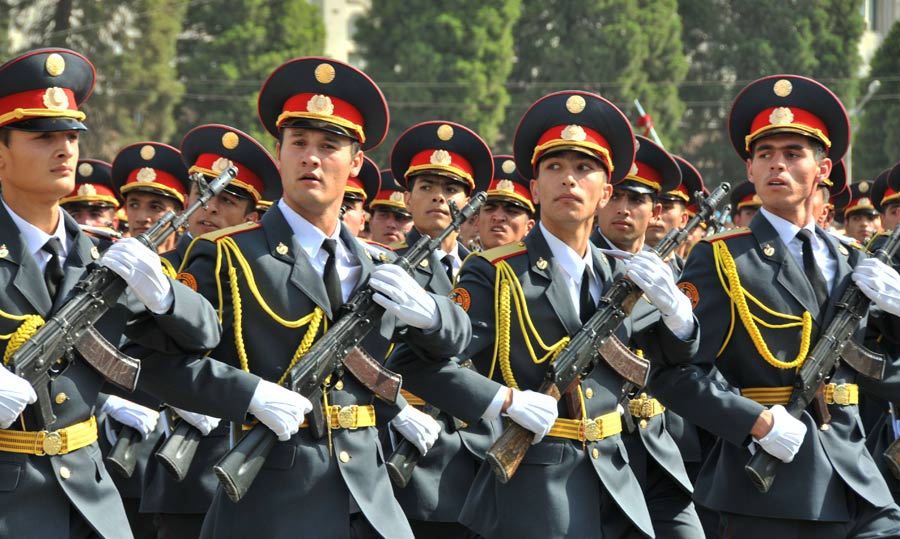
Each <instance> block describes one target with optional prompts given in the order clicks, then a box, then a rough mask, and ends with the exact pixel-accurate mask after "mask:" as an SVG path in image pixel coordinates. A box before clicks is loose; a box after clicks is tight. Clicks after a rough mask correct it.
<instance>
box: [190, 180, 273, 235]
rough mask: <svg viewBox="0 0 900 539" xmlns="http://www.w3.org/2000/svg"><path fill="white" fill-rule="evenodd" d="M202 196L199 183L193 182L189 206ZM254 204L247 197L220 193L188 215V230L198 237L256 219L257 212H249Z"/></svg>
mask: <svg viewBox="0 0 900 539" xmlns="http://www.w3.org/2000/svg"><path fill="white" fill-rule="evenodd" d="M199 197H200V192H199V190H198V189H197V185H196V184H194V183H192V184H191V193H190V196H188V206H190V205H191V204H193V203H194V201H196V200H197V199H198V198H199ZM252 208H253V206H252V205H251V204H250V202H249V201H248V200H247V199H245V198H238V197H236V196H234V195H232V194H229V193H225V192H222V193H219V194H218V195H216V196H214V197H212V198H211V199H210V200H209V202H207V203H206V207H205V208H202V207H201V208H200V209H199V210H197V211H195V212H194V213H192V214H191V216H190V217H188V230H189V231H190V233H191V236H193V237H195V238H196V237H198V236H200V235H202V234H206V233H207V232H214V231H216V230H219V229H222V228H227V227H229V226H234V225H239V224H241V223H243V222H245V221H256V220H257V216H256V212H252V211H251V212H250V213H247V210H248V209H252Z"/></svg>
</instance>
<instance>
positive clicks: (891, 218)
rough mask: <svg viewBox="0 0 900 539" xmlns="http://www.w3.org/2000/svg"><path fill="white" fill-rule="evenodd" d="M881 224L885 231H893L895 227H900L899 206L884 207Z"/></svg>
mask: <svg viewBox="0 0 900 539" xmlns="http://www.w3.org/2000/svg"><path fill="white" fill-rule="evenodd" d="M881 223H882V225H883V226H884V229H885V230H894V227H895V226H897V225H900V204H891V205H889V206H885V208H884V215H883V216H882V217H881Z"/></svg>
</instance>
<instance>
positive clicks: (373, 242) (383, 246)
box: [361, 238, 406, 251]
mask: <svg viewBox="0 0 900 539" xmlns="http://www.w3.org/2000/svg"><path fill="white" fill-rule="evenodd" d="M361 239H362V240H363V241H364V242H366V243H368V244H369V245H374V246H375V247H380V248H381V249H384V250H385V251H393V250H394V247H393V246H391V245H385V244H383V243H378V242H377V241H372V240H369V239H366V238H361ZM394 245H398V244H396V243H395V244H394ZM405 246H406V244H405V243H404V247H405Z"/></svg>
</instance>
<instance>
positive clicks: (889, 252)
mask: <svg viewBox="0 0 900 539" xmlns="http://www.w3.org/2000/svg"><path fill="white" fill-rule="evenodd" d="M898 248H900V225H898V226H897V227H896V228H894V231H893V232H892V233H891V236H890V238H889V239H888V240H887V242H886V243H885V244H884V245H883V246H882V247H881V248H880V249H878V251H877V252H876V253H875V255H874V256H875V258H877V259H878V260H881V261H882V262H884V263H886V264H890V263H891V260H892V259H893V257H894V254H895V253H896V252H897V250H898ZM870 303H871V300H870V299H869V298H868V297H866V295H865V294H863V292H862V291H861V290H860V289H859V287H858V286H857V285H856V283H854V282H852V281H851V282H850V284H849V285H848V286H847V289H846V290H844V294H843V296H841V299H840V301H838V303H837V312H836V313H835V315H834V318H832V320H831V322H830V323H829V324H828V327H826V328H825V330H824V331H823V332H822V336H821V337H819V340H818V342H816V345H815V347H813V349H812V351H811V352H810V353H809V354H808V355H807V356H806V360H804V362H803V366H801V367H800V370H799V371H798V372H797V376H796V378H795V379H794V389H793V391H792V392H791V397H790V399H789V400H788V403H787V404H786V405H785V409H786V410H787V411H788V412H789V413H790V414H791V415H792V416H794V417H797V418H799V417H800V416H801V415H802V414H803V411H804V410H806V408H807V407H808V406H809V405H810V404H817V405H816V406H815V407H814V408H813V410H812V411H813V412H814V413H815V414H816V416H817V417H816V419H817V420H818V421H819V424H820V425H825V424H827V423H828V422H829V421H830V420H831V414H830V413H829V412H828V406H827V404H825V401H824V396H823V392H824V387H825V383H826V381H827V380H828V377H829V376H830V375H831V373H832V372H834V369H835V367H836V366H837V364H838V361H840V360H841V359H843V360H844V361H845V362H846V363H847V364H848V365H849V366H850V367H852V368H853V370H855V371H856V372H858V373H860V374H862V375H863V376H867V377H869V378H873V379H876V380H880V379H881V378H882V377H883V376H884V357H883V356H882V355H881V354H876V353H874V352H872V351H871V350H868V349H867V348H865V347H864V346H862V345H860V344H858V343H856V342H855V341H854V340H853V334H854V333H856V330H857V329H858V328H859V323H860V321H861V320H862V319H863V318H864V317H865V316H866V313H868V311H869V304H870ZM780 463H781V461H780V460H779V459H777V458H776V457H774V456H772V455H770V454H769V453H767V452H765V451H757V452H756V453H755V454H754V455H753V457H751V458H750V461H749V462H748V463H747V465H746V466H744V471H746V472H747V475H749V476H750V479H751V480H752V481H753V485H754V486H755V487H756V488H757V489H758V490H759V491H760V492H763V493H766V492H768V491H769V489H770V488H772V483H773V482H774V481H775V473H776V472H777V470H778V464H780Z"/></svg>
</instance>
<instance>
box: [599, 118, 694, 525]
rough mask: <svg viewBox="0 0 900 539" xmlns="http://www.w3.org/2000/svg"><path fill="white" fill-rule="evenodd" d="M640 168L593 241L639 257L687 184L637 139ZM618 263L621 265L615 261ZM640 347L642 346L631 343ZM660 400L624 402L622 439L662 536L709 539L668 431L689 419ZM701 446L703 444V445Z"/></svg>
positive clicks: (618, 188) (651, 311)
mask: <svg viewBox="0 0 900 539" xmlns="http://www.w3.org/2000/svg"><path fill="white" fill-rule="evenodd" d="M635 140H636V141H637V143H638V149H637V153H636V155H635V161H634V166H633V167H632V169H631V170H630V171H629V173H628V175H627V176H625V179H623V180H622V181H621V182H619V183H617V184H615V185H614V186H613V194H612V198H611V199H610V201H609V203H608V204H607V205H606V206H604V207H603V208H601V209H600V210H599V211H598V214H597V217H598V223H599V226H598V227H597V228H596V229H595V230H594V232H593V233H592V234H591V242H592V243H593V244H594V245H596V246H597V247H600V248H601V249H617V250H621V251H625V252H626V253H631V254H636V253H639V252H641V251H642V250H645V249H646V247H645V244H644V235H645V233H646V231H647V227H648V224H649V223H650V221H651V220H652V219H653V218H655V217H658V216H659V212H660V211H661V209H662V208H661V206H662V205H661V204H660V203H659V194H660V193H661V192H665V193H668V192H670V191H673V190H674V189H675V188H676V187H677V186H679V185H680V184H681V169H680V168H679V167H678V164H677V163H676V162H675V160H674V159H673V158H672V156H670V155H669V154H668V153H667V152H666V151H665V150H664V149H663V148H662V147H660V146H659V145H657V144H656V143H654V142H653V141H651V140H649V139H647V138H646V137H642V136H637V137H635ZM666 261H667V263H668V266H669V267H670V268H671V271H672V275H673V278H675V277H677V269H676V267H675V265H674V261H675V257H674V255H670V257H669V258H667V260H666ZM612 263H613V265H614V266H615V265H616V264H619V263H621V262H620V261H618V260H616V259H615V258H614V259H613V262H612ZM658 317H659V315H658V314H657V313H656V309H655V308H654V307H653V305H651V304H650V303H649V302H648V301H646V300H644V299H642V300H640V301H638V302H637V303H636V304H635V306H634V310H633V311H632V313H631V320H632V321H633V323H634V324H635V326H636V327H640V326H641V325H642V324H644V323H646V322H645V320H647V321H649V322H650V323H653V321H655V320H656V319H658ZM624 342H625V343H626V344H632V346H633V347H634V346H636V343H629V342H628V341H624ZM664 404H665V403H660V401H658V400H657V399H656V398H654V392H653V388H652V387H646V388H635V389H634V390H632V391H631V392H629V393H628V395H626V396H625V398H624V399H623V405H624V406H625V409H626V411H625V413H628V414H630V415H631V416H632V417H631V421H630V422H626V428H625V430H624V431H623V433H622V440H623V441H624V442H625V447H626V448H627V449H628V456H629V464H630V465H631V467H632V469H633V470H634V472H635V475H636V476H637V478H638V480H639V481H640V483H641V487H642V488H643V490H644V496H645V497H646V499H647V508H648V509H649V510H650V518H651V519H652V520H653V529H654V531H655V532H656V534H657V535H658V536H659V537H673V538H674V537H703V530H702V528H701V525H700V520H699V518H698V517H697V512H696V510H695V508H694V504H693V503H692V502H691V494H693V491H694V489H693V486H692V485H691V479H690V478H689V477H688V474H687V470H686V469H685V465H684V458H683V456H682V454H681V450H680V448H679V447H678V445H677V444H676V442H675V439H674V438H673V437H672V435H671V434H670V432H669V430H668V427H669V422H670V420H673V421H674V423H675V425H674V426H675V427H676V428H677V432H679V433H683V432H684V421H683V420H682V419H681V418H680V417H678V416H677V415H675V414H673V413H671V412H669V411H668V410H666V409H665V406H664ZM697 445H699V443H698V444H697Z"/></svg>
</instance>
